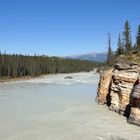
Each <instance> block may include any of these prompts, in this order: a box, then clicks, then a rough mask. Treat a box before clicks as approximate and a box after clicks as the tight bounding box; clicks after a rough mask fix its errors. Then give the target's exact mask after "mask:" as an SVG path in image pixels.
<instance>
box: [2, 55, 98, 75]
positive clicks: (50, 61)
mask: <svg viewBox="0 0 140 140" xmlns="http://www.w3.org/2000/svg"><path fill="white" fill-rule="evenodd" d="M99 65H100V64H99V63H96V62H89V61H80V60H71V59H64V58H59V57H48V56H36V55H34V56H28V55H17V54H13V55H11V54H6V53H4V54H2V53H0V77H22V76H36V75H41V74H50V73H53V74H55V73H71V72H80V71H90V70H93V68H94V67H98V66H99Z"/></svg>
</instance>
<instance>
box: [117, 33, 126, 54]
mask: <svg viewBox="0 0 140 140" xmlns="http://www.w3.org/2000/svg"><path fill="white" fill-rule="evenodd" d="M117 46H118V48H117V51H116V56H118V55H120V54H123V53H124V48H123V42H122V39H121V34H119V37H118V44H117Z"/></svg>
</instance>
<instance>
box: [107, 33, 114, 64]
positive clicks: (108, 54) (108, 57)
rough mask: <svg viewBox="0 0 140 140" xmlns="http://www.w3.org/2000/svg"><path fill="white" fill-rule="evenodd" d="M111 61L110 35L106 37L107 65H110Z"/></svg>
mask: <svg viewBox="0 0 140 140" xmlns="http://www.w3.org/2000/svg"><path fill="white" fill-rule="evenodd" d="M112 60H113V51H112V48H111V36H110V33H109V35H108V53H107V64H108V65H111V64H112Z"/></svg>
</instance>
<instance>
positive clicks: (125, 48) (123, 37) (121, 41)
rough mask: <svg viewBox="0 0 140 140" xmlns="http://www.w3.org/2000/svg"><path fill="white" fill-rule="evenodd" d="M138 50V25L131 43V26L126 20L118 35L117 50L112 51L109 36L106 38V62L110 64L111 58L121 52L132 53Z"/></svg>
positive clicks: (139, 34) (139, 28)
mask: <svg viewBox="0 0 140 140" xmlns="http://www.w3.org/2000/svg"><path fill="white" fill-rule="evenodd" d="M138 52H140V25H139V26H138V28H137V34H136V41H135V42H134V43H132V35H131V28H130V24H129V22H128V21H126V22H125V25H124V31H123V32H122V33H119V35H118V43H117V50H116V51H115V52H113V51H112V48H111V36H110V34H109V38H108V54H107V64H108V65H111V64H112V63H113V60H114V59H115V58H116V57H117V56H119V55H121V54H133V53H138Z"/></svg>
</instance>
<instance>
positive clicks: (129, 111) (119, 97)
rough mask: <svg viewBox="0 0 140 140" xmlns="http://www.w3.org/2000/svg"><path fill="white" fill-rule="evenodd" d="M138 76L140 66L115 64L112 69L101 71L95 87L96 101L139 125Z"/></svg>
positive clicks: (139, 99) (139, 96)
mask: <svg viewBox="0 0 140 140" xmlns="http://www.w3.org/2000/svg"><path fill="white" fill-rule="evenodd" d="M139 78H140V66H138V65H136V64H116V65H115V66H114V68H113V69H109V70H106V71H103V72H102V73H101V74H100V81H99V85H98V89H97V98H96V100H97V102H98V103H99V104H102V105H103V104H106V105H108V106H109V109H110V110H112V111H114V112H117V113H119V114H121V115H124V116H125V117H126V118H127V120H128V123H130V124H135V125H138V126H140V88H139V87H140V85H138V79H139ZM136 86H137V88H136ZM134 90H135V92H134Z"/></svg>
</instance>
